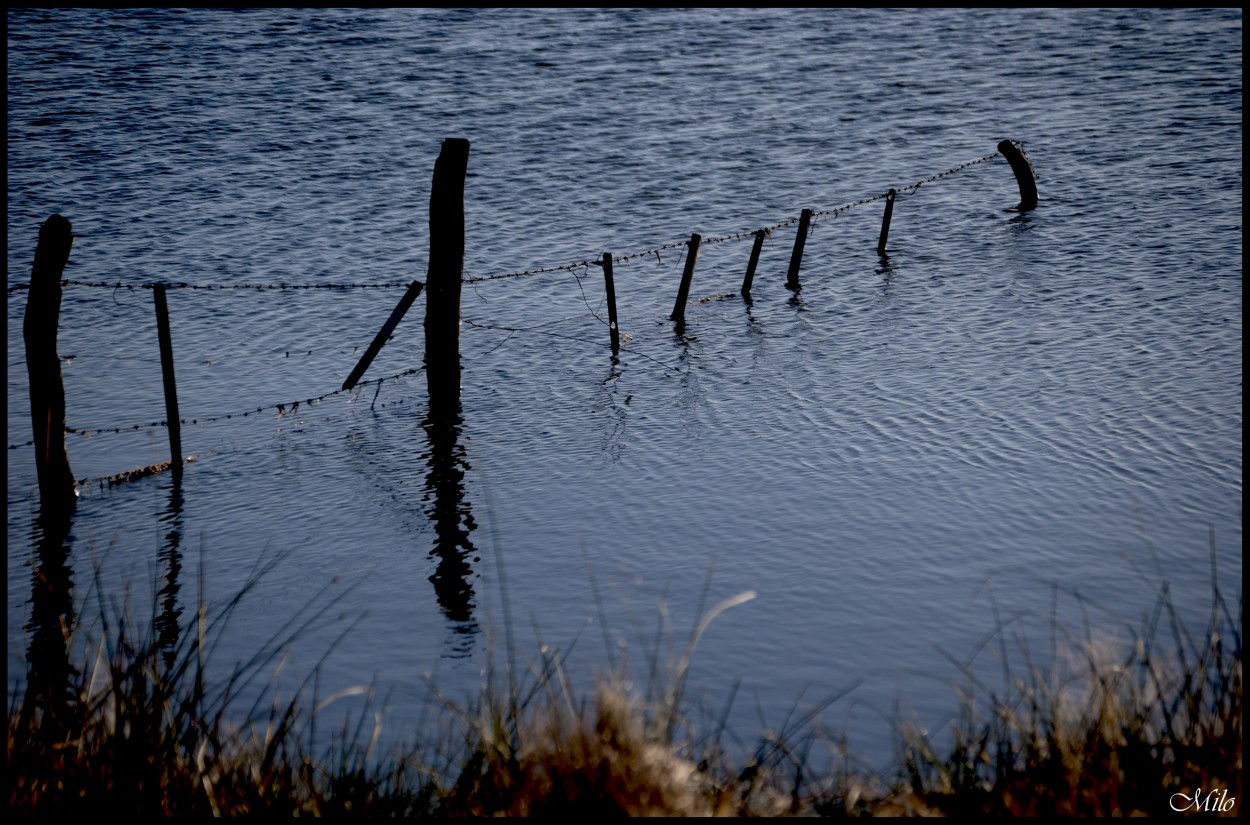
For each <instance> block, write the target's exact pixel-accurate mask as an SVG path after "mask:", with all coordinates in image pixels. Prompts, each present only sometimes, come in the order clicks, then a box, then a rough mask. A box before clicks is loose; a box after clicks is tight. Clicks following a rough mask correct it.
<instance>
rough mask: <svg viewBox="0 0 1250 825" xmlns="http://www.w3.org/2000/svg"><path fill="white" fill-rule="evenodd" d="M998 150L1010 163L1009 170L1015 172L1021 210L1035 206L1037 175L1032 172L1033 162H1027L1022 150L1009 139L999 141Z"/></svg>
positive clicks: (1027, 159) (1027, 158)
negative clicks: (1018, 186)
mask: <svg viewBox="0 0 1250 825" xmlns="http://www.w3.org/2000/svg"><path fill="white" fill-rule="evenodd" d="M998 151H999V153H1000V154H1002V156H1003V157H1005V158H1007V162H1008V163H1010V164H1011V171H1012V172H1014V173H1015V174H1016V183H1017V184H1019V185H1020V206H1019V208H1020V209H1021V210H1024V209H1032V208H1033V207H1035V206H1037V175H1036V174H1034V172H1033V164H1032V163H1030V162H1029V157H1028V155H1026V154H1024V150H1023V149H1021V148H1020V147H1018V146H1016V145H1015V144H1014V143H1012V142H1011V141H1009V140H1003V141H999V143H998Z"/></svg>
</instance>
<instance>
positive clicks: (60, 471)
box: [22, 215, 78, 513]
mask: <svg viewBox="0 0 1250 825" xmlns="http://www.w3.org/2000/svg"><path fill="white" fill-rule="evenodd" d="M73 243H74V235H73V228H72V227H71V225H70V222H69V221H68V220H66V219H65V218H64V217H62V216H60V215H53V216H52V217H50V218H48V220H47V221H45V222H44V224H43V226H42V227H40V229H39V245H38V246H37V247H36V248H35V264H34V267H33V268H32V269H31V273H30V299H29V300H28V301H27V303H26V317H25V319H24V321H23V324H22V336H23V338H24V339H25V341H26V370H27V372H28V374H29V376H30V419H31V425H32V427H33V434H34V441H35V470H36V471H37V472H38V475H39V499H40V504H41V506H42V508H43V509H44V510H45V511H47V512H50V513H68V512H69V511H70V510H71V509H73V507H74V505H75V503H76V502H77V498H78V492H77V490H75V488H74V476H73V473H71V472H70V469H69V456H68V454H67V453H66V452H65V385H64V383H63V382H62V380H61V359H60V358H59V357H58V356H57V354H56V334H57V327H58V325H59V323H60V320H59V319H60V314H61V275H62V273H64V271H65V264H66V263H68V262H69V251H70V247H71V246H72V245H73Z"/></svg>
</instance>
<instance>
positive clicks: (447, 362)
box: [425, 138, 469, 411]
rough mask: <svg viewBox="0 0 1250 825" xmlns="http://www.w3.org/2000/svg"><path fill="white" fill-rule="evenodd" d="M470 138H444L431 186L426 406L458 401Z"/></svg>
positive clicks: (440, 406)
mask: <svg viewBox="0 0 1250 825" xmlns="http://www.w3.org/2000/svg"><path fill="white" fill-rule="evenodd" d="M468 168H469V141H467V140H465V139H464V138H447V139H445V140H444V141H443V148H442V150H441V152H440V153H439V156H438V160H437V161H435V163H434V182H433V185H432V186H431V188H430V264H429V271H428V274H427V276H426V279H425V377H426V386H427V387H428V388H429V393H430V409H431V411H433V410H435V409H436V408H437V409H451V410H454V409H455V405H456V404H457V403H458V402H459V401H460V288H461V282H462V280H463V278H464V180H465V175H466V174H467V172H468Z"/></svg>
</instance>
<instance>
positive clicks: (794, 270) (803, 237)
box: [786, 209, 812, 289]
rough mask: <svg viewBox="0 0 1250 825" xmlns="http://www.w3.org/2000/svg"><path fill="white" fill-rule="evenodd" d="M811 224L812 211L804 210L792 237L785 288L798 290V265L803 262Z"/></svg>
mask: <svg viewBox="0 0 1250 825" xmlns="http://www.w3.org/2000/svg"><path fill="white" fill-rule="evenodd" d="M811 222H812V210H810V209H804V210H803V213H802V214H801V215H799V231H798V232H797V233H796V234H795V236H794V249H793V250H792V251H791V252H790V272H789V274H788V275H786V286H787V287H788V288H790V289H798V288H799V265H800V264H801V263H802V262H803V246H804V245H805V244H806V243H807V227H808V226H809V225H810V224H811Z"/></svg>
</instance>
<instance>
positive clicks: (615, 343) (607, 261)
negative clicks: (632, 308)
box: [603, 252, 621, 355]
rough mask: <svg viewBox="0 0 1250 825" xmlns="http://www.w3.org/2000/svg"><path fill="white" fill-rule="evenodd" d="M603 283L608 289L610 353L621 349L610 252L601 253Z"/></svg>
mask: <svg viewBox="0 0 1250 825" xmlns="http://www.w3.org/2000/svg"><path fill="white" fill-rule="evenodd" d="M603 285H604V288H605V289H607V291H608V333H609V334H610V335H611V337H612V354H613V355H616V354H617V353H618V352H620V350H621V332H620V329H619V328H618V326H617V323H616V285H615V284H614V283H612V253H611V252H604V253H603Z"/></svg>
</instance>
